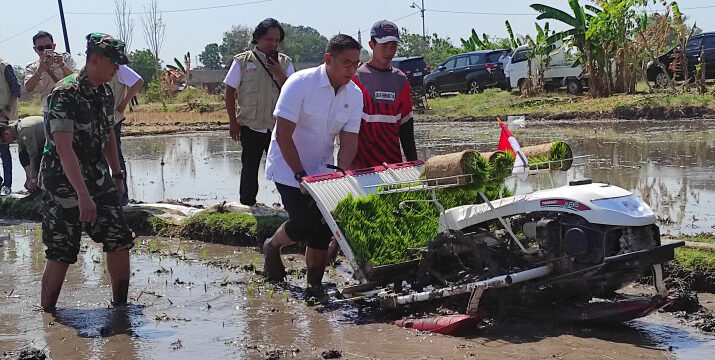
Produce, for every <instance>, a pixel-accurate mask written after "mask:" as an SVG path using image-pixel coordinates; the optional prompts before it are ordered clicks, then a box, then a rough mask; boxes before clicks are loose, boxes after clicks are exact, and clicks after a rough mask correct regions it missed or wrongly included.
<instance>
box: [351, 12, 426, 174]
mask: <svg viewBox="0 0 715 360" xmlns="http://www.w3.org/2000/svg"><path fill="white" fill-rule="evenodd" d="M399 41H400V35H399V33H398V30H397V25H395V24H394V23H392V22H389V21H387V20H382V21H378V22H376V23H375V24H374V25H373V26H372V30H371V32H370V48H371V49H372V58H371V59H370V61H369V62H368V63H366V64H363V65H362V66H360V68H358V70H357V72H356V73H355V77H354V78H353V82H355V84H357V85H358V87H360V90H362V93H363V104H364V105H363V114H362V123H361V125H360V134H359V140H358V153H357V156H356V157H355V161H354V162H353V165H352V168H364V167H370V166H377V165H381V164H383V163H399V162H402V153H401V152H400V145H402V151H403V152H404V154H405V158H406V159H407V160H408V161H413V160H417V150H416V146H415V136H414V129H413V120H412V95H411V90H410V84H409V81H408V79H407V76H405V74H404V73H402V71H400V70H399V69H395V68H393V67H392V65H391V62H392V58H393V57H394V56H395V53H396V52H397V43H398V42H399Z"/></svg>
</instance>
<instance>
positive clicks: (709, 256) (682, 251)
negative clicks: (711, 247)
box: [675, 234, 715, 271]
mask: <svg viewBox="0 0 715 360" xmlns="http://www.w3.org/2000/svg"><path fill="white" fill-rule="evenodd" d="M677 240H684V241H692V242H700V243H708V244H715V234H700V235H695V236H680V237H678V238H677ZM675 260H676V261H677V262H678V263H679V264H680V265H682V266H683V267H685V268H686V269H690V270H701V271H702V270H715V252H712V251H708V250H701V249H690V248H683V247H680V248H677V249H675Z"/></svg>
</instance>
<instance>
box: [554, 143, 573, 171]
mask: <svg viewBox="0 0 715 360" xmlns="http://www.w3.org/2000/svg"><path fill="white" fill-rule="evenodd" d="M572 157H573V153H572V152H571V147H569V146H568V144H566V143H565V142H563V141H560V140H559V141H554V143H553V144H552V145H551V151H550V152H549V160H552V161H558V160H565V159H571V158H572ZM572 161H573V160H567V161H563V162H560V163H553V164H551V168H552V169H561V170H568V169H569V168H570V167H571V163H572Z"/></svg>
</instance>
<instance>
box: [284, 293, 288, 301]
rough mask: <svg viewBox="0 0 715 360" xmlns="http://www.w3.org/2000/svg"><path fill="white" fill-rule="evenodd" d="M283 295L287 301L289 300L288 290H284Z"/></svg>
mask: <svg viewBox="0 0 715 360" xmlns="http://www.w3.org/2000/svg"><path fill="white" fill-rule="evenodd" d="M283 297H284V298H285V300H286V302H288V291H284V292H283Z"/></svg>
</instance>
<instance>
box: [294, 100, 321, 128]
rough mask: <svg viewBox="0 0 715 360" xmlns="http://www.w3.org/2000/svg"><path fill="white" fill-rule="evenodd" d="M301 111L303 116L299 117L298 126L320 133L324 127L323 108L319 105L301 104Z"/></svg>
mask: <svg viewBox="0 0 715 360" xmlns="http://www.w3.org/2000/svg"><path fill="white" fill-rule="evenodd" d="M303 113H304V114H305V116H301V117H300V120H299V121H300V126H301V127H304V128H305V129H306V130H308V131H310V132H312V133H316V134H320V133H321V132H324V131H325V130H326V129H325V109H324V107H322V106H319V105H310V104H304V105H303Z"/></svg>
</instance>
